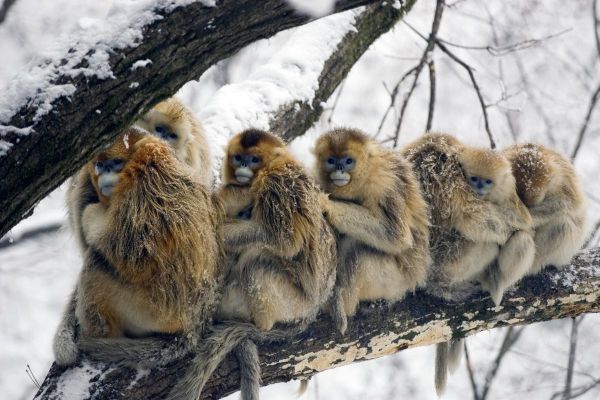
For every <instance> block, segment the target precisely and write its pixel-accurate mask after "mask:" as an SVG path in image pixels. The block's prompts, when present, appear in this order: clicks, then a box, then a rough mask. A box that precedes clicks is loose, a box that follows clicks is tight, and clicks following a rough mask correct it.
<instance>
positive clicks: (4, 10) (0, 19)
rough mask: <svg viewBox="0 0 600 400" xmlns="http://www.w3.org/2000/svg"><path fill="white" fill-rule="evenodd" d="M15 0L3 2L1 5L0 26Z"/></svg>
mask: <svg viewBox="0 0 600 400" xmlns="http://www.w3.org/2000/svg"><path fill="white" fill-rule="evenodd" d="M16 2H17V0H4V2H3V3H2V5H0V24H1V23H3V22H4V21H5V20H6V15H7V14H8V10H10V9H11V7H12V6H14V5H15V3H16Z"/></svg>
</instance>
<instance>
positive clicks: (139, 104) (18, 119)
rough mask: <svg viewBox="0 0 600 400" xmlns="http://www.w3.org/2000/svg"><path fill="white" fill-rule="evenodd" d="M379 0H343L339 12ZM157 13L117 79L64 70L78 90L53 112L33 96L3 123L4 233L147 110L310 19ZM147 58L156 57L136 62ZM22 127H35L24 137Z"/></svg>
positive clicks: (228, 5) (189, 8)
mask: <svg viewBox="0 0 600 400" xmlns="http://www.w3.org/2000/svg"><path fill="white" fill-rule="evenodd" d="M374 2H375V0H339V1H337V2H336V5H335V12H339V11H343V10H347V9H350V8H354V7H357V6H360V5H366V4H369V3H374ZM157 13H158V14H160V15H161V17H162V18H160V19H158V20H156V21H154V22H153V23H151V24H149V25H148V26H146V27H145V28H144V30H143V39H142V40H141V41H140V42H139V43H138V44H137V45H136V46H134V47H131V48H126V49H113V50H114V51H113V52H112V55H111V57H110V60H109V64H110V67H111V69H112V72H113V75H114V79H97V78H89V77H86V76H84V75H83V73H80V74H77V75H75V76H58V77H56V79H55V81H54V83H60V84H63V85H64V84H72V85H73V86H74V87H75V92H74V93H73V94H72V95H71V96H70V97H69V98H66V97H60V98H58V99H56V100H55V101H54V102H53V104H52V111H51V112H50V113H48V114H45V115H43V116H42V117H41V118H37V119H36V118H34V117H35V115H36V112H37V111H38V109H37V107H36V106H33V105H32V104H36V99H29V102H28V103H27V105H25V106H24V107H22V109H20V110H19V111H18V113H17V114H16V115H14V116H13V117H12V118H11V119H10V121H0V127H2V126H3V127H2V130H1V137H2V139H3V140H5V141H6V142H8V143H10V144H12V147H11V148H10V149H9V150H8V151H7V154H5V155H3V156H1V157H0V177H2V179H0V194H1V197H0V209H2V213H0V237H2V236H3V235H4V234H5V233H6V232H7V231H8V230H9V229H10V228H11V227H13V226H14V225H15V224H16V223H17V222H18V221H20V220H21V219H23V218H24V217H25V216H27V215H29V214H30V213H31V211H32V209H33V207H34V206H35V205H36V204H37V202H39V201H40V200H41V199H42V198H43V197H44V196H46V195H47V194H49V193H50V192H51V191H52V190H53V189H54V188H56V187H57V186H58V185H60V184H61V183H62V182H63V181H64V180H65V179H67V178H68V177H69V176H71V175H72V174H73V173H74V172H75V171H76V170H77V169H78V168H80V167H81V166H82V165H83V164H84V163H85V162H86V161H87V160H89V159H90V158H92V156H93V154H94V153H95V152H97V151H98V150H100V149H101V148H102V147H103V146H104V145H106V144H108V143H109V142H110V141H112V140H114V138H116V136H117V135H118V133H119V132H120V131H121V130H122V129H124V128H126V127H127V126H129V125H131V123H132V122H133V121H134V120H135V119H136V117H137V116H138V115H140V113H142V112H143V111H145V110H148V109H149V108H150V107H151V106H152V105H154V104H156V103H157V102H159V101H160V100H161V99H164V98H166V97H168V96H170V95H172V94H173V93H175V92H176V91H177V90H178V89H179V88H180V87H181V86H182V85H184V84H185V83H186V82H188V81H190V80H192V79H196V78H198V77H199V76H200V75H201V74H202V73H203V72H204V71H206V70H207V69H208V68H209V67H210V66H212V65H214V64H215V63H217V62H218V61H219V60H222V59H224V58H226V57H229V56H231V55H232V54H233V53H235V52H236V51H237V50H239V49H241V48H242V47H244V46H246V45H248V44H249V43H251V42H254V41H256V40H258V39H262V38H267V37H270V36H272V35H274V34H275V33H277V32H279V31H281V30H284V29H288V28H291V27H295V26H298V25H301V24H304V23H306V22H308V21H309V18H308V17H307V16H305V15H302V14H299V13H298V12H296V11H294V10H293V9H292V8H291V7H290V6H289V5H288V4H287V2H286V1H285V0H264V1H254V0H220V1H218V2H217V7H213V8H208V7H205V6H203V5H202V4H200V3H192V4H189V5H186V6H182V7H178V8H175V9H173V10H169V9H164V10H157ZM215 27H217V29H215ZM93 56H94V54H93V52H92V53H91V54H89V55H88V56H87V57H88V59H89V58H91V57H93ZM67 57H68V54H65V55H64V57H63V58H67ZM145 59H150V60H152V63H151V64H149V65H148V66H146V67H145V68H137V69H136V68H131V67H132V65H133V63H135V62H136V61H138V60H145ZM61 60H62V59H61V58H58V59H55V60H48V63H45V64H44V66H42V67H40V68H53V67H54V66H56V65H60V64H61ZM82 63H86V59H84V60H83V61H82ZM134 82H137V86H136V88H135V90H132V89H131V88H130V84H132V83H134ZM36 96H45V93H40V94H39V95H36ZM98 111H99V112H98ZM15 128H16V129H15ZM19 129H28V130H31V133H29V134H28V135H22V134H20V133H19Z"/></svg>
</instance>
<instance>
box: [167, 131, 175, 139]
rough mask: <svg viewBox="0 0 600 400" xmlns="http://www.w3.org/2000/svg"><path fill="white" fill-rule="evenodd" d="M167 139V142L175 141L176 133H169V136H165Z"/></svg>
mask: <svg viewBox="0 0 600 400" xmlns="http://www.w3.org/2000/svg"><path fill="white" fill-rule="evenodd" d="M167 139H169V140H177V134H176V133H173V132H171V133H169V134H168V135H167Z"/></svg>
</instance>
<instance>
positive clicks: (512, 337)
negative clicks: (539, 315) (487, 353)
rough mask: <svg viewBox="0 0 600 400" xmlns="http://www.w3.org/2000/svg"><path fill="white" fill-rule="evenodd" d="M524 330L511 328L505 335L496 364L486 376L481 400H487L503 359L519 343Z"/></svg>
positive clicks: (495, 360)
mask: <svg viewBox="0 0 600 400" xmlns="http://www.w3.org/2000/svg"><path fill="white" fill-rule="evenodd" d="M524 329H525V328H524V327H523V328H518V329H515V327H514V326H510V327H509V328H508V329H507V330H506V334H505V335H504V340H503V341H502V345H501V346H500V350H498V354H497V355H496V358H495V359H494V363H493V364H492V367H491V368H490V370H489V371H488V373H487V374H486V376H485V383H484V385H483V390H482V391H481V396H480V400H485V399H486V398H487V395H488V394H489V392H490V387H491V386H492V382H493V381H494V378H495V377H496V374H497V373H498V370H499V369H500V364H501V363H502V359H503V358H504V356H505V355H506V354H507V353H508V351H509V350H510V348H511V347H512V346H513V345H514V344H515V343H516V342H517V340H519V338H520V337H521V334H522V333H523V330H524Z"/></svg>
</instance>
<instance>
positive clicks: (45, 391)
mask: <svg viewBox="0 0 600 400" xmlns="http://www.w3.org/2000/svg"><path fill="white" fill-rule="evenodd" d="M598 311H600V248H594V249H590V250H587V251H584V252H582V253H580V254H579V255H578V256H577V257H575V259H574V260H573V261H572V263H571V265H570V266H569V267H566V268H564V269H562V270H555V269H552V268H548V269H546V270H545V271H544V272H542V273H540V274H539V275H536V276H531V277H527V278H525V279H523V281H521V283H520V284H519V285H518V286H517V287H516V288H515V289H514V290H512V291H510V292H508V293H506V295H505V297H504V300H503V303H502V305H501V306H498V307H495V306H494V304H493V303H492V301H491V300H490V298H489V297H488V296H486V295H483V294H481V293H480V294H475V295H473V296H472V297H471V298H469V299H468V300H466V301H462V302H460V303H453V302H446V301H443V300H440V299H438V298H435V297H432V296H430V295H428V294H426V293H423V292H417V293H415V294H412V295H409V296H407V297H406V298H405V299H404V300H402V301H400V302H398V303H395V304H392V305H385V304H382V303H370V304H361V307H360V309H359V311H358V313H357V315H356V316H355V317H354V318H352V319H351V320H350V321H349V329H348V332H347V334H346V335H345V336H341V335H340V334H339V333H337V332H336V330H335V326H334V324H333V323H332V321H331V319H330V318H329V317H328V316H326V315H320V316H319V317H318V319H317V321H315V322H314V323H313V324H312V325H310V327H309V328H308V329H307V330H306V331H305V332H303V333H302V334H299V335H297V336H295V337H293V338H290V339H289V340H287V341H285V342H282V343H278V344H270V345H262V346H259V351H260V357H261V368H262V381H263V384H264V385H268V384H272V383H276V382H283V381H289V380H291V379H299V378H306V377H309V376H311V375H314V374H316V373H318V372H321V371H324V370H327V369H330V368H333V367H336V366H340V365H345V364H350V363H353V362H357V361H363V360H368V359H373V358H378V357H382V356H386V355H390V354H394V353H396V352H399V351H401V350H404V349H407V348H411V347H417V346H426V345H430V344H434V343H438V342H443V341H447V340H448V339H450V338H461V337H465V336H469V335H473V334H475V333H477V332H481V331H484V330H489V329H494V328H498V327H502V326H513V325H527V324H531V323H534V322H539V321H547V320H553V319H559V318H566V317H575V316H578V315H581V314H584V313H595V312H598ZM188 363H189V357H188V358H186V359H182V360H180V361H178V362H176V363H174V365H171V366H168V367H167V368H162V369H154V370H151V371H135V370H132V369H128V368H117V367H115V366H107V365H103V364H100V363H95V362H94V363H93V362H90V361H87V360H84V361H82V362H81V363H80V364H79V365H77V366H75V367H72V368H66V369H65V368H59V367H57V366H56V365H53V366H52V368H51V369H50V372H49V374H48V376H47V377H46V380H45V381H44V383H43V384H42V387H41V388H40V390H39V392H38V393H37V395H36V397H35V398H36V399H40V400H41V399H44V400H54V399H68V398H77V399H79V398H82V399H92V398H93V399H120V398H122V399H154V398H161V397H162V396H164V395H165V394H166V393H167V392H168V390H169V388H170V387H172V386H173V385H174V384H175V382H176V380H177V379H178V377H181V376H182V375H183V374H184V372H185V369H186V366H187V365H188ZM238 389H239V370H238V368H237V363H236V361H235V359H234V358H233V357H229V358H228V359H226V360H225V361H224V362H223V363H222V364H221V366H220V367H219V368H218V369H217V371H216V372H215V374H214V376H213V377H212V378H211V380H210V381H209V382H208V384H207V385H206V387H205V388H204V392H203V393H202V396H201V398H202V399H216V398H220V397H223V396H226V395H227V394H230V393H232V392H234V391H236V390H238Z"/></svg>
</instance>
